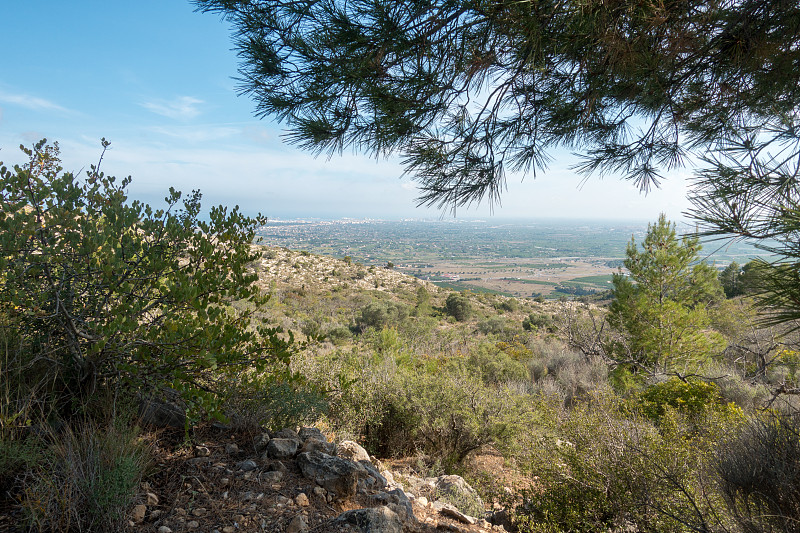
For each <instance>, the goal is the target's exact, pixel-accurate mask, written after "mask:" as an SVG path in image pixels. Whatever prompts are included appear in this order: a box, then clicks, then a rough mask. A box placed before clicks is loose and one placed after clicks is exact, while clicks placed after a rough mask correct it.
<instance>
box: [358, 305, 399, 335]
mask: <svg viewBox="0 0 800 533" xmlns="http://www.w3.org/2000/svg"><path fill="white" fill-rule="evenodd" d="M407 316H408V308H407V307H406V306H405V305H403V304H401V303H396V302H387V301H383V300H382V301H377V302H370V303H368V304H367V305H366V306H365V307H363V308H362V309H361V314H360V315H359V316H358V317H357V318H356V327H357V328H359V329H360V330H361V331H364V330H366V329H367V328H375V329H382V328H383V327H384V326H389V325H393V324H396V323H397V322H400V321H401V320H403V319H404V318H405V317H407Z"/></svg>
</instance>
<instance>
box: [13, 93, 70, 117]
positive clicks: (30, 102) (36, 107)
mask: <svg viewBox="0 0 800 533" xmlns="http://www.w3.org/2000/svg"><path fill="white" fill-rule="evenodd" d="M0 102H4V103H6V104H11V105H16V106H19V107H24V108H26V109H31V110H33V111H61V112H62V113H68V112H70V110H69V109H67V108H65V107H62V106H60V105H58V104H56V103H55V102H51V101H50V100H46V99H44V98H39V97H37V96H31V95H30V94H19V93H17V94H14V93H7V92H4V91H0Z"/></svg>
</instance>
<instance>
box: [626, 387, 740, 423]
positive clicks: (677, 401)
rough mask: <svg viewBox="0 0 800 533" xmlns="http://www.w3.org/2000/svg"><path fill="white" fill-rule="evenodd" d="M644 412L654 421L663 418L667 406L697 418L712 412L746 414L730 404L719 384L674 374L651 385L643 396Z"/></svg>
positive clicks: (640, 398)
mask: <svg viewBox="0 0 800 533" xmlns="http://www.w3.org/2000/svg"><path fill="white" fill-rule="evenodd" d="M639 402H640V405H641V408H642V411H643V412H644V414H645V415H646V416H647V417H649V418H650V419H651V420H654V421H658V420H660V419H661V418H662V417H663V416H664V413H665V410H666V409H667V407H671V408H672V409H675V410H677V411H680V412H682V413H684V414H686V415H687V416H689V417H694V418H697V417H699V416H701V415H703V414H705V413H707V412H709V411H714V412H715V413H717V415H718V416H742V413H741V409H739V408H738V407H736V406H735V405H734V404H731V403H726V402H725V401H724V399H723V398H722V395H721V394H720V389H719V387H718V386H717V385H716V384H715V383H711V382H709V381H702V380H699V379H687V380H681V379H678V378H676V377H672V378H670V379H668V380H667V381H663V382H661V383H657V384H655V385H651V386H650V387H648V388H647V389H645V390H644V392H642V393H641V394H640V395H639Z"/></svg>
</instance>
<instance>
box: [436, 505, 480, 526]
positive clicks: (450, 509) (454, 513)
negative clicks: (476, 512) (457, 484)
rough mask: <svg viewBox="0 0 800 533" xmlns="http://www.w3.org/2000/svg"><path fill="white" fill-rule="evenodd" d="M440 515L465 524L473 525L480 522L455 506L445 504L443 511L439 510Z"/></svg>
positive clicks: (442, 507)
mask: <svg viewBox="0 0 800 533" xmlns="http://www.w3.org/2000/svg"><path fill="white" fill-rule="evenodd" d="M439 514H440V515H442V516H446V517H448V518H452V519H454V520H458V521H459V522H462V523H464V524H469V525H473V524H476V523H477V522H478V519H477V518H474V517H472V516H469V515H466V514H464V513H462V512H461V511H459V510H458V509H457V508H456V507H455V506H454V505H451V504H449V503H445V504H444V505H442V506H441V509H439Z"/></svg>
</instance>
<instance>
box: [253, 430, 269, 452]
mask: <svg viewBox="0 0 800 533" xmlns="http://www.w3.org/2000/svg"><path fill="white" fill-rule="evenodd" d="M271 439H272V437H270V436H269V433H262V434H261V435H256V436H255V437H254V438H253V447H254V448H255V449H256V453H261V452H263V451H264V450H266V449H267V444H269V441H270V440H271Z"/></svg>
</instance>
